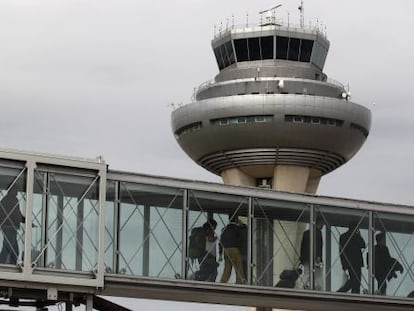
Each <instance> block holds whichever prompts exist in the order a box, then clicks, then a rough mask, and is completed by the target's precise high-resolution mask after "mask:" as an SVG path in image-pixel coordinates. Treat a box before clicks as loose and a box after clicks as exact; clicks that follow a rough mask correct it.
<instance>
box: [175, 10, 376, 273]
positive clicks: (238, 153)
mask: <svg viewBox="0 0 414 311" xmlns="http://www.w3.org/2000/svg"><path fill="white" fill-rule="evenodd" d="M276 8H277V7H275V8H273V9H270V10H267V11H264V12H261V18H260V23H259V24H258V25H256V26H250V25H244V26H243V27H241V28H237V27H229V28H228V29H225V30H222V31H219V32H218V33H217V34H216V35H215V37H214V39H213V40H212V48H213V51H214V55H215V58H216V61H217V65H218V69H219V73H218V74H217V75H216V76H215V78H214V80H212V81H209V82H206V83H204V84H202V85H201V86H200V87H198V89H197V90H196V91H195V94H194V97H193V101H192V102H191V103H189V104H187V105H184V106H181V107H179V108H178V109H176V110H174V111H173V113H172V117H171V119H172V129H173V131H174V134H175V137H176V139H177V142H178V143H179V145H180V146H181V147H182V149H183V150H184V151H185V152H186V153H187V154H188V155H189V156H190V157H191V158H192V159H193V160H194V161H195V162H197V163H198V164H199V165H201V166H202V167H204V168H206V169H207V170H209V171H210V172H212V173H214V174H217V175H220V176H221V177H222V179H223V182H224V183H225V184H232V185H244V186H253V187H255V186H265V187H269V188H270V187H271V188H273V189H275V190H278V191H287V192H297V193H312V194H313V193H316V191H317V188H318V184H319V181H320V179H321V177H322V176H323V175H326V174H328V173H329V172H331V171H333V170H335V169H336V168H338V167H340V166H341V165H343V164H345V163H346V162H347V161H348V160H350V159H351V158H352V157H353V156H354V155H355V154H356V153H357V151H358V150H359V149H360V148H361V146H362V145H363V143H364V142H365V140H366V139H367V137H368V135H369V131H370V125H371V112H370V111H369V110H368V109H367V108H365V107H364V106H361V105H359V104H357V103H354V102H352V101H351V98H350V92H349V90H347V89H346V88H345V87H344V86H343V85H342V84H341V83H339V82H337V81H334V80H331V79H329V78H328V77H327V75H326V74H325V73H324V71H323V69H324V64H325V60H326V57H327V54H328V50H329V45H330V44H329V41H328V39H327V37H326V34H325V33H324V32H323V30H321V29H319V27H318V26H316V27H311V26H309V27H305V23H304V19H303V6H301V7H300V8H299V9H300V10H301V13H302V14H301V19H300V20H301V21H300V25H298V26H292V25H289V24H288V25H284V24H282V23H280V22H278V20H277V18H276V14H275V9H276ZM275 229H276V230H278V229H277V228H275ZM284 230H287V229H286V228H285V229H284ZM303 230H304V228H302V226H301V225H298V224H295V225H293V226H290V228H289V239H290V241H291V242H292V243H293V244H294V245H296V246H298V245H299V244H300V238H301V235H302V232H303ZM295 255H297V254H291V256H293V257H294V256H295ZM283 261H284V258H279V259H278V260H277V264H278V265H281V267H280V268H283V267H285V268H287V267H288V265H289V264H288V263H287V262H283ZM291 261H292V260H291ZM277 270H279V269H277Z"/></svg>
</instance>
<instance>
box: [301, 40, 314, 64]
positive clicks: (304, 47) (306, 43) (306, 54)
mask: <svg viewBox="0 0 414 311" xmlns="http://www.w3.org/2000/svg"><path fill="white" fill-rule="evenodd" d="M312 48H313V40H302V44H301V46H300V61H301V62H310V59H311V55H312Z"/></svg>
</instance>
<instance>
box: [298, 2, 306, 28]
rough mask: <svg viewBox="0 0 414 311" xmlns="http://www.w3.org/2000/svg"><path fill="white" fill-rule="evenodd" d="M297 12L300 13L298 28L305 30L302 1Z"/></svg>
mask: <svg viewBox="0 0 414 311" xmlns="http://www.w3.org/2000/svg"><path fill="white" fill-rule="evenodd" d="M298 10H299V12H300V27H301V28H305V7H304V6H303V1H301V2H300V5H299V7H298Z"/></svg>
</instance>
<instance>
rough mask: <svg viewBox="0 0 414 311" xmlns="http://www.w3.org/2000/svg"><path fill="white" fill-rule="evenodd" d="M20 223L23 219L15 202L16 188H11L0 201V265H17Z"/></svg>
mask: <svg viewBox="0 0 414 311" xmlns="http://www.w3.org/2000/svg"><path fill="white" fill-rule="evenodd" d="M22 222H24V217H23V215H22V213H21V212H20V207H19V201H18V200H17V188H16V187H15V186H13V187H12V188H10V189H8V191H7V193H6V195H5V196H4V197H3V199H2V200H1V201H0V227H1V231H2V233H3V245H2V249H1V252H0V263H3V264H14V265H15V264H16V263H17V257H18V256H19V245H18V243H17V230H18V229H19V226H20V223H22Z"/></svg>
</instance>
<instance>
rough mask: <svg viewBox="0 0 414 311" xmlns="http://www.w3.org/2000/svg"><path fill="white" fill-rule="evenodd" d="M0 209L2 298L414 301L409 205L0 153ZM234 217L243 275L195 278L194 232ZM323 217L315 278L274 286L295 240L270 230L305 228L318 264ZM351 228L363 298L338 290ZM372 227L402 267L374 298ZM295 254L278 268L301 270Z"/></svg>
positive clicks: (398, 306) (315, 305)
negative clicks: (240, 225)
mask: <svg viewBox="0 0 414 311" xmlns="http://www.w3.org/2000/svg"><path fill="white" fill-rule="evenodd" d="M0 208H1V214H0V215H1V225H0V226H1V230H2V240H3V241H2V249H1V253H0V259H1V264H0V279H1V281H0V293H1V296H2V300H1V303H6V304H11V305H34V306H36V307H37V308H38V310H43V309H42V308H45V307H47V306H48V305H51V304H55V303H58V302H62V303H65V304H66V310H72V305H76V304H79V303H84V304H86V309H87V310H92V306H94V308H95V309H98V310H127V309H124V308H121V307H119V308H118V309H117V308H116V307H114V306H108V305H110V303H109V302H106V303H107V304H106V303H105V300H104V299H102V298H100V296H118V297H134V298H150V299H164V300H174V301H185V302H190V301H191V302H205V303H218V304H227V305H245V306H255V307H261V308H267V307H275V308H289V309H296V310H318V311H323V310H333V309H334V310H352V308H354V309H355V310H393V311H396V310H397V311H398V310H413V307H414V299H412V298H407V296H408V295H409V294H410V293H411V292H412V291H413V290H414V270H413V265H414V252H413V249H414V240H413V231H414V209H413V207H411V206H403V205H393V204H383V203H374V202H366V201H356V200H350V199H340V198H331V197H320V196H312V195H300V194H291V193H283V192H275V191H272V190H268V189H258V188H243V187H234V186H226V185H221V184H214V183H207V182H198V181H197V182H196V181H189V180H181V179H174V178H166V177H157V176H148V175H142V174H135V173H129V172H120V171H115V170H108V167H107V164H106V163H105V162H104V161H103V159H101V158H98V159H93V160H88V159H81V158H69V157H62V156H55V155H47V154H35V153H28V152H20V151H11V150H0ZM236 216H237V217H238V219H239V220H241V221H242V222H244V223H245V225H246V226H247V227H246V228H247V231H246V238H245V239H241V241H244V242H243V243H245V245H241V249H244V250H243V251H242V253H243V254H244V255H245V259H246V261H247V264H246V268H245V269H246V271H245V272H246V273H245V274H246V276H245V280H243V283H242V284H234V283H235V276H234V272H233V275H232V277H231V278H230V281H229V282H228V283H227V284H221V283H219V281H220V277H221V274H222V271H223V266H224V263H223V262H219V266H218V275H217V278H216V282H202V281H196V280H194V275H196V272H197V271H198V269H199V268H200V267H199V262H198V261H197V260H193V259H191V258H190V257H189V240H190V235H191V232H192V229H193V228H196V227H201V226H202V225H203V224H204V223H206V222H208V221H209V220H211V219H212V218H213V219H214V220H215V221H216V222H217V228H216V230H215V231H216V234H217V236H220V233H221V232H222V229H223V228H224V227H225V226H226V225H227V224H228V223H229V220H230V219H235V217H236ZM319 220H322V221H323V224H324V227H323V229H322V239H323V256H322V257H323V258H322V261H323V272H324V273H323V274H324V277H323V284H316V281H315V276H314V275H313V274H312V273H311V275H310V279H309V280H307V279H306V278H305V276H304V274H301V275H300V276H299V279H298V280H297V281H296V287H295V288H294V289H289V288H282V287H275V285H276V284H277V283H278V281H279V276H280V274H281V272H282V271H275V269H274V258H276V255H278V254H284V253H292V252H287V251H288V250H289V249H290V250H291V248H292V247H293V244H292V243H290V241H289V240H288V239H287V235H286V236H284V235H283V234H280V231H278V234H276V233H275V231H274V230H273V226H274V224H275V223H278V222H280V224H282V228H283V227H287V226H289V223H292V224H296V223H305V224H308V228H309V229H310V232H311V233H312V234H311V235H310V236H311V238H310V240H309V243H310V245H309V252H310V254H309V255H310V265H311V266H312V267H315V266H316V260H315V254H314V252H315V251H314V250H315V244H316V234H315V231H316V230H317V229H316V225H315V224H316V222H317V221H319ZM351 223H356V224H358V227H359V228H360V232H361V236H362V238H363V239H364V241H365V243H366V248H365V249H364V251H363V259H364V267H363V268H362V277H361V294H351V293H338V292H336V291H337V290H338V289H339V288H340V286H341V282H342V268H341V259H340V251H339V239H340V235H341V234H342V233H344V232H345V231H347V230H348V229H347V227H348V226H349V224H351ZM281 232H283V230H282V231H281ZM378 232H386V238H387V239H386V243H387V246H388V248H389V251H390V254H391V256H392V257H393V258H395V259H396V260H397V261H398V262H399V263H401V265H402V267H403V272H402V273H401V272H396V275H395V276H396V277H395V278H392V277H391V279H390V281H389V282H388V287H387V291H386V295H379V294H378V291H377V288H378V284H377V281H376V279H375V277H374V273H373V272H374V270H373V269H374V265H373V263H374V262H375V258H374V256H375V254H374V253H373V248H374V245H375V236H376V235H377V233H378ZM0 241H1V240H0ZM274 242H275V243H274ZM16 243H17V244H16ZM299 252H300V250H299V249H297V250H295V253H296V254H297V256H295V258H290V262H291V266H289V267H285V269H292V268H296V267H297V266H298V257H299ZM391 273H392V272H390V273H389V275H390V276H391ZM97 295H99V296H97Z"/></svg>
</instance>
